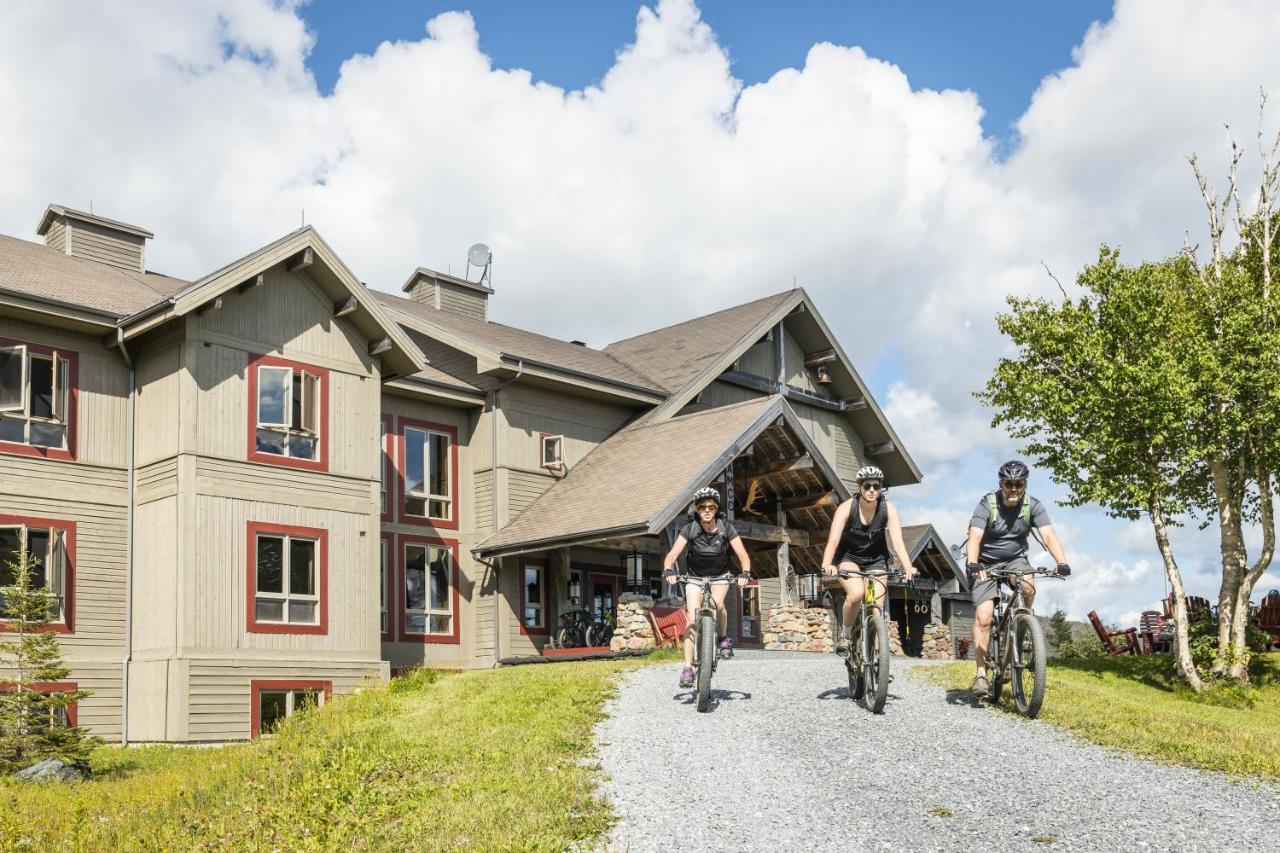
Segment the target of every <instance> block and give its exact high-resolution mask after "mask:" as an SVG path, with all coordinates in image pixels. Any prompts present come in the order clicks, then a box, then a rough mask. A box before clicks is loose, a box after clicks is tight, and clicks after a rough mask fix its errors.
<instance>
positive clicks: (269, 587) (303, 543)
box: [245, 521, 329, 634]
mask: <svg viewBox="0 0 1280 853" xmlns="http://www.w3.org/2000/svg"><path fill="white" fill-rule="evenodd" d="M246 538H247V539H248V553H247V555H246V557H245V560H246V565H247V567H248V580H247V583H246V591H247V600H246V602H245V608H246V614H245V615H246V620H245V621H246V623H247V625H246V628H245V630H247V631H249V632H250V633H254V634H327V633H328V632H329V606H328V604H329V603H328V599H329V534H328V531H325V530H321V529H319V528H316V527H295V526H292V525H284V524H267V523H265V522H260V521H251V522H249V529H248V536H247V537H246Z"/></svg>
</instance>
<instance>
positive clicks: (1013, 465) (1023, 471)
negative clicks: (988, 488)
mask: <svg viewBox="0 0 1280 853" xmlns="http://www.w3.org/2000/svg"><path fill="white" fill-rule="evenodd" d="M1030 475H1031V469H1030V468H1028V467H1027V465H1026V463H1025V462H1022V461H1020V460H1017V459H1010V460H1009V461H1008V462H1006V463H1004V464H1003V465H1001V466H1000V470H999V471H997V472H996V476H997V477H999V478H1000V479H1001V480H1025V479H1027V477H1029V476H1030Z"/></svg>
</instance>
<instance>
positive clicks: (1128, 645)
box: [1089, 610, 1138, 657]
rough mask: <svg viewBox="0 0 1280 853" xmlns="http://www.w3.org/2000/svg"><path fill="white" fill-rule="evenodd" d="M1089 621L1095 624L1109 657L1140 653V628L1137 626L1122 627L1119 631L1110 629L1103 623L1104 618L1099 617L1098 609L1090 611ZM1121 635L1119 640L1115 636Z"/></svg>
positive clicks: (1094, 627)
mask: <svg viewBox="0 0 1280 853" xmlns="http://www.w3.org/2000/svg"><path fill="white" fill-rule="evenodd" d="M1089 622H1090V623H1092V624H1093V630H1094V631H1096V632H1097V633H1098V639H1099V640H1101V641H1102V647H1103V648H1104V649H1106V650H1107V657H1115V656H1116V655H1122V654H1125V653H1128V654H1131V655H1136V654H1138V629H1137V628H1121V629H1120V630H1119V631H1108V630H1107V626H1106V625H1103V624H1102V619H1100V618H1099V617H1098V611H1096V610H1090V611H1089ZM1117 637H1119V638H1120V640H1119V642H1117V641H1116V639H1115V638H1117Z"/></svg>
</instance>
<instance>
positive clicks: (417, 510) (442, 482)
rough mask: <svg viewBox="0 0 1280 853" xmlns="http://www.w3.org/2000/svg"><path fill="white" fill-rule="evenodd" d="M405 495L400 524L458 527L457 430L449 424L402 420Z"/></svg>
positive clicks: (398, 458) (400, 439)
mask: <svg viewBox="0 0 1280 853" xmlns="http://www.w3.org/2000/svg"><path fill="white" fill-rule="evenodd" d="M397 439H398V440H397V444H398V453H397V454H396V464H397V465H398V466H399V471H400V482H401V483H402V492H401V496H400V520H401V521H406V522H410V523H413V524H430V525H433V526H435V527H443V528H448V529H451V530H456V529H457V527H458V501H457V495H458V430H457V428H456V427H451V426H448V425H447V424H437V423H431V422H430V421H419V420H414V419H412V418H400V419H399V434H398V437H397Z"/></svg>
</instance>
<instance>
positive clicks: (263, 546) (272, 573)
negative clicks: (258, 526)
mask: <svg viewBox="0 0 1280 853" xmlns="http://www.w3.org/2000/svg"><path fill="white" fill-rule="evenodd" d="M257 590H258V592H279V593H283V592H284V540H283V539H281V538H280V537H279V536H259V537H258V586H257Z"/></svg>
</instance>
